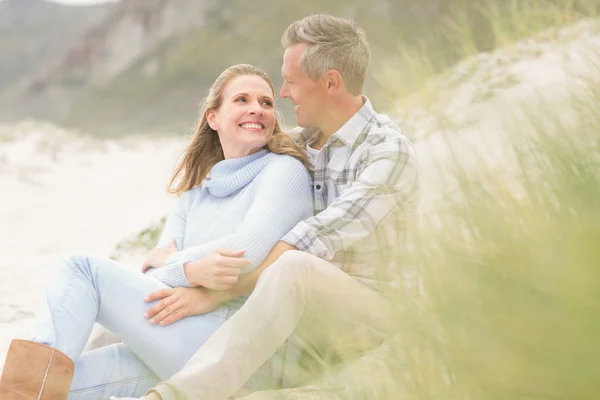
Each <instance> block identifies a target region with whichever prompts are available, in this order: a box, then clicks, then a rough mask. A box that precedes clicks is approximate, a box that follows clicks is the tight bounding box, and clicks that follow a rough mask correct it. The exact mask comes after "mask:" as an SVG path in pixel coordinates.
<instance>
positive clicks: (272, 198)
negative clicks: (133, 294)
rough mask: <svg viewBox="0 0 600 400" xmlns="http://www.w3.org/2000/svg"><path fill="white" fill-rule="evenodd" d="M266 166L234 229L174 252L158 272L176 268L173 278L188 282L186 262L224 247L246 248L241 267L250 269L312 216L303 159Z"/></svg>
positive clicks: (177, 281)
mask: <svg viewBox="0 0 600 400" xmlns="http://www.w3.org/2000/svg"><path fill="white" fill-rule="evenodd" d="M266 168H268V169H267V170H265V171H264V173H263V174H264V175H262V176H259V177H257V178H256V179H260V182H257V185H256V187H255V188H254V190H255V198H254V201H253V203H252V205H251V206H250V209H249V210H248V212H247V214H246V215H245V217H244V219H243V221H242V222H241V223H240V224H239V226H238V228H237V229H236V230H235V231H234V232H232V233H230V234H228V235H224V236H222V237H219V238H215V239H214V240H212V241H210V242H206V243H203V244H201V245H198V246H192V247H189V248H187V249H185V250H182V251H178V252H176V253H173V254H171V255H170V256H169V258H167V264H166V265H165V266H164V267H163V268H159V269H158V270H157V273H161V274H166V275H168V274H170V272H173V273H174V274H177V275H176V276H178V278H174V279H173V280H174V281H175V282H176V283H178V284H181V283H183V284H185V283H186V282H187V279H186V280H185V281H184V280H183V279H182V275H183V277H184V276H185V272H184V268H183V266H184V265H185V264H186V263H187V262H190V261H194V260H200V259H202V258H203V257H205V256H206V255H208V254H210V253H211V252H213V251H215V250H217V249H221V248H226V249H234V250H245V252H244V255H243V257H244V258H247V259H249V260H250V264H249V265H248V266H246V267H244V268H242V270H241V273H242V274H245V273H248V272H250V271H252V270H253V269H254V268H256V267H258V266H259V265H260V264H261V263H262V262H263V261H264V259H265V258H266V257H267V255H268V254H269V252H270V251H271V249H272V248H273V246H275V244H276V243H277V242H278V241H279V240H281V238H282V237H283V236H284V235H285V234H286V233H287V232H289V230H290V229H292V228H293V227H294V226H295V225H296V224H297V223H298V222H299V221H301V220H302V219H306V218H309V217H310V216H312V212H313V201H312V191H311V181H310V176H309V174H308V171H307V170H306V169H305V168H304V166H303V165H302V163H300V162H299V161H298V160H296V159H293V158H291V157H285V158H284V157H282V158H278V159H276V160H274V161H273V162H271V163H270V164H269V165H268V166H267V167H266ZM161 270H164V271H161ZM161 280H162V279H161ZM163 282H165V283H167V284H170V283H168V282H166V281H164V280H163ZM187 285H189V282H188V283H187Z"/></svg>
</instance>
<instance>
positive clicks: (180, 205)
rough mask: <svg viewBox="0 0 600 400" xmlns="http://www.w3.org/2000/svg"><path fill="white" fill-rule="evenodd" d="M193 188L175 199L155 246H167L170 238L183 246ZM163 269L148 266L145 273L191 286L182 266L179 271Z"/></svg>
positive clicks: (167, 282)
mask: <svg viewBox="0 0 600 400" xmlns="http://www.w3.org/2000/svg"><path fill="white" fill-rule="evenodd" d="M193 190H194V189H191V190H188V191H186V192H184V193H183V194H182V195H181V197H180V198H179V199H178V200H177V201H176V203H175V206H174V208H173V210H172V211H171V213H170V214H169V216H168V217H167V221H166V222H165V227H164V229H163V231H162V234H161V236H160V239H159V240H158V244H157V245H156V247H157V248H168V247H169V244H170V243H171V241H172V240H175V243H176V244H177V248H178V249H181V248H183V245H184V237H185V226H186V220H187V215H188V212H189V210H190V207H191V203H192V198H193V195H192V191H193ZM164 269H165V268H149V269H148V270H147V271H146V275H148V276H151V277H153V278H156V279H158V280H159V281H162V282H163V283H165V284H167V285H169V286H172V287H178V286H188V287H189V286H191V285H190V283H189V282H188V281H187V279H186V277H185V274H184V272H183V267H182V268H181V270H180V271H177V270H176V269H173V268H171V269H170V270H164Z"/></svg>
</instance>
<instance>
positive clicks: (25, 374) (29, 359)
mask: <svg viewBox="0 0 600 400" xmlns="http://www.w3.org/2000/svg"><path fill="white" fill-rule="evenodd" d="M73 370H74V365H73V361H72V360H71V359H70V358H69V357H67V356H66V355H65V354H64V353H61V352H60V351H58V350H56V349H54V348H52V347H50V346H46V345H44V344H41V343H35V342H31V341H28V340H19V339H15V340H13V341H12V342H11V344H10V348H9V349H8V354H7V355H6V362H5V364H4V369H3V370H2V377H0V399H1V400H66V398H67V394H68V393H69V388H70V387H71V380H72V379H73Z"/></svg>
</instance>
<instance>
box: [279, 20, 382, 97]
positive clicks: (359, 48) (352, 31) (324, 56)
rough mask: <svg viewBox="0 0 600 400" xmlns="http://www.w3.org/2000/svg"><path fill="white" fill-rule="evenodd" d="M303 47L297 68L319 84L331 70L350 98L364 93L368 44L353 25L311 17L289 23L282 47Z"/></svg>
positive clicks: (362, 32)
mask: <svg viewBox="0 0 600 400" xmlns="http://www.w3.org/2000/svg"><path fill="white" fill-rule="evenodd" d="M299 43H306V44H307V45H308V46H307V48H306V50H305V51H304V54H302V58H301V61H300V66H301V67H302V69H304V71H305V72H306V74H307V75H308V76H309V77H310V78H311V79H312V80H313V81H318V80H319V79H321V78H322V77H323V76H324V75H325V73H326V72H327V71H329V70H331V69H335V70H337V71H338V72H339V73H340V75H341V76H342V78H343V79H344V83H345V84H346V88H347V89H348V91H349V92H350V93H352V94H353V95H356V96H358V95H360V94H362V91H363V86H364V83H365V77H366V75H367V68H368V66H369V57H370V54H371V51H370V50H369V43H368V42H367V36H366V34H365V32H364V31H363V30H362V29H360V28H358V27H357V26H356V24H355V23H354V21H352V20H351V19H347V18H338V17H333V16H331V15H323V14H318V15H312V16H310V17H306V18H304V19H301V20H299V21H296V22H294V23H292V24H291V25H290V26H289V27H288V28H287V29H286V30H285V32H284V33H283V37H282V38H281V44H282V45H283V47H285V48H288V47H290V46H293V45H296V44H299Z"/></svg>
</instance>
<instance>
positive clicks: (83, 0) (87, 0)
mask: <svg viewBox="0 0 600 400" xmlns="http://www.w3.org/2000/svg"><path fill="white" fill-rule="evenodd" d="M50 1H53V2H55V3H64V4H98V3H106V2H107V1H118V0H50Z"/></svg>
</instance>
